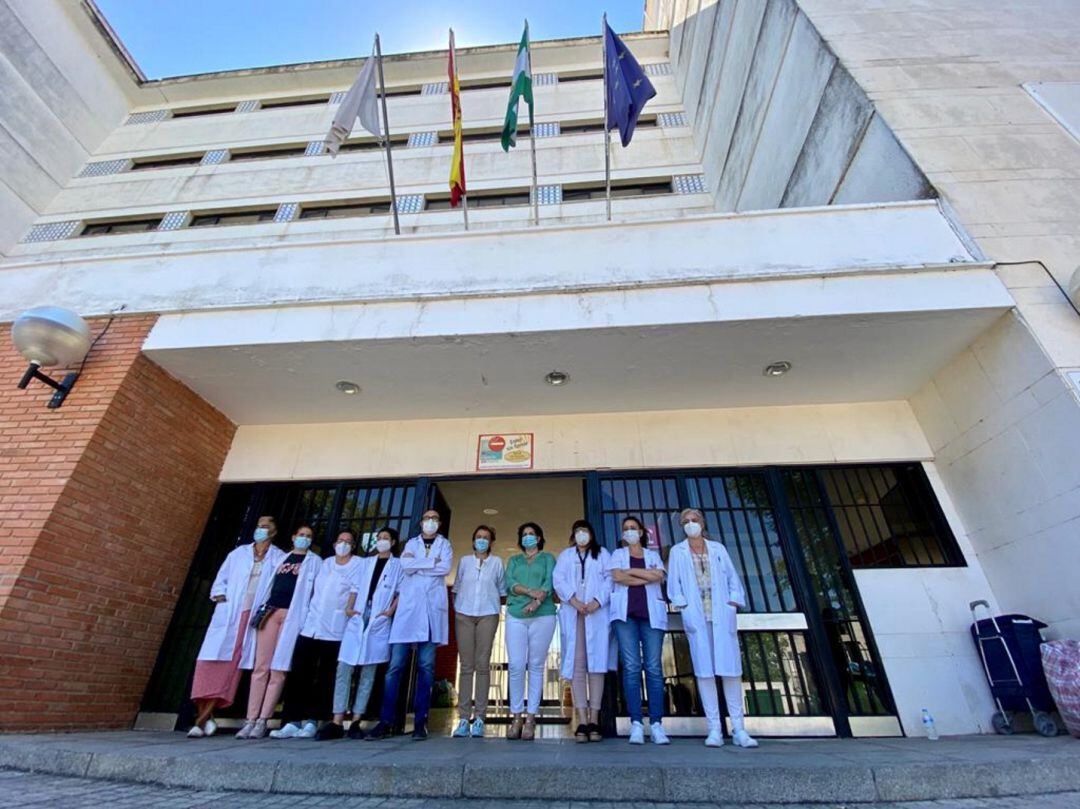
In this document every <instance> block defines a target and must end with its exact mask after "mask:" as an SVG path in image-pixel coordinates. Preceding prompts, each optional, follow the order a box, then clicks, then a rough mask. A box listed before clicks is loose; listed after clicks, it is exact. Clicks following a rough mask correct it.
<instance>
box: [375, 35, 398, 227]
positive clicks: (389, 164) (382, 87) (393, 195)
mask: <svg viewBox="0 0 1080 809" xmlns="http://www.w3.org/2000/svg"><path fill="white" fill-rule="evenodd" d="M375 64H376V66H377V67H378V68H379V97H380V99H381V100H382V119H383V138H384V139H385V140H386V173H387V175H388V176H389V177H390V210H391V211H393V213H394V235H396V236H400V235H401V223H400V222H399V221H398V209H397V189H395V188H394V158H393V157H392V156H391V153H390V151H391V150H390V118H389V117H388V116H387V114H386V79H385V78H384V77H383V69H382V46H381V45H380V44H379V35H378V34H375Z"/></svg>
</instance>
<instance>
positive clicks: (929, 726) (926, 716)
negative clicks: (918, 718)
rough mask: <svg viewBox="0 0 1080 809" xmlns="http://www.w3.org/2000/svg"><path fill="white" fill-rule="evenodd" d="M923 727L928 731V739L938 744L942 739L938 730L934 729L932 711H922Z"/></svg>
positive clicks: (924, 709)
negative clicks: (939, 739)
mask: <svg viewBox="0 0 1080 809" xmlns="http://www.w3.org/2000/svg"><path fill="white" fill-rule="evenodd" d="M922 726H923V730H925V731H926V738H928V739H929V740H930V741H932V742H936V741H937V740H938V738H940V737H939V736H938V732H937V728H936V727H934V717H932V716H931V715H930V711H928V710H926V708H923V709H922Z"/></svg>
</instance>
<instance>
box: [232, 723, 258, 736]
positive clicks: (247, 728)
mask: <svg viewBox="0 0 1080 809" xmlns="http://www.w3.org/2000/svg"><path fill="white" fill-rule="evenodd" d="M253 730H255V720H254V719H249V720H248V721H247V722H245V723H244V726H243V727H242V728H240V730H238V731H236V738H238V739H247V738H248V737H250V736H251V731H253Z"/></svg>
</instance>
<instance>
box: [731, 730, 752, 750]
mask: <svg viewBox="0 0 1080 809" xmlns="http://www.w3.org/2000/svg"><path fill="white" fill-rule="evenodd" d="M731 743H732V744H734V745H735V746H736V747H757V746H758V743H757V739H755V738H754V737H753V736H751V735H750V734H749V733H747V732H746V731H745V730H737V731H735V735H734V736H732V737H731Z"/></svg>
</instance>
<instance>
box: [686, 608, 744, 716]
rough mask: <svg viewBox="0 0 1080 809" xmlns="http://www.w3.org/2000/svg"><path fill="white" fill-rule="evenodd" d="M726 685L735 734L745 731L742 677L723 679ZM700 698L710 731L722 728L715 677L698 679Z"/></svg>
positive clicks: (710, 642) (725, 690) (711, 642)
mask: <svg viewBox="0 0 1080 809" xmlns="http://www.w3.org/2000/svg"><path fill="white" fill-rule="evenodd" d="M708 636H709V654H713V649H712V645H713V637H712V627H711V626H710V627H709V633H708ZM720 680H721V681H722V682H723V684H724V702H726V703H727V711H728V716H730V717H731V727H732V731H733V732H736V733H737V732H738V731H740V730H743V692H742V677H721V678H720ZM697 687H698V696H700V697H701V707H702V708H704V709H705V720H706V721H707V722H708V724H709V730H715V729H717V728H719V727H720V700H719V695H718V694H717V693H716V678H715V677H698V678H697Z"/></svg>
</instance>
